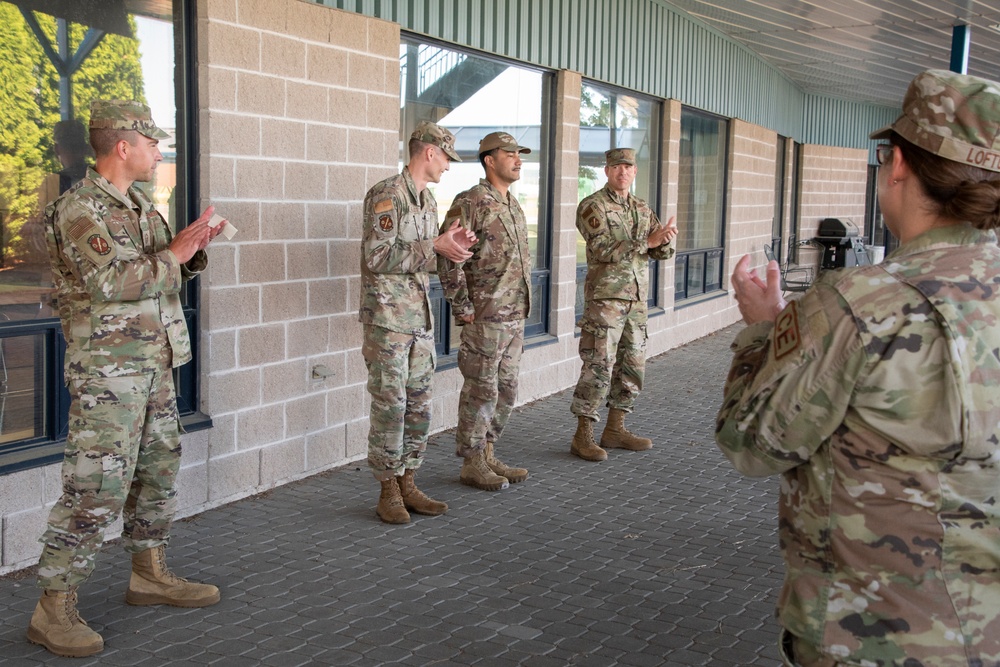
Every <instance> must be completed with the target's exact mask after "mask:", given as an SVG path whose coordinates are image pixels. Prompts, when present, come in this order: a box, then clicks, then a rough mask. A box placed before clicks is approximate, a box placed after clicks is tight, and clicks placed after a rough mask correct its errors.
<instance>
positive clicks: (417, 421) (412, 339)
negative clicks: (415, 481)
mask: <svg viewBox="0 0 1000 667" xmlns="http://www.w3.org/2000/svg"><path fill="white" fill-rule="evenodd" d="M436 236H437V202H436V201H435V199H434V195H432V194H431V192H430V191H429V190H426V189H425V190H423V191H421V192H417V189H416V185H415V184H414V183H413V178H412V177H411V176H410V171H409V169H407V168H406V167H404V168H403V173H401V174H399V175H397V176H392V177H390V178H387V179H385V180H384V181H382V182H380V183H378V184H376V185H375V186H374V187H373V188H372V189H371V190H369V191H368V194H367V196H366V197H365V204H364V230H363V236H362V241H361V243H362V250H361V252H362V256H361V312H360V317H359V319H360V321H361V323H362V324H363V325H364V336H365V340H364V347H363V348H362V353H363V354H364V358H365V365H366V366H367V367H368V393H370V394H371V426H370V430H369V432H368V465H369V467H370V468H371V470H372V473H373V474H374V475H375V477H376V478H377V479H379V480H385V479H391V478H392V477H393V476H398V475H402V474H403V471H404V469H405V468H409V469H413V470H416V469H417V468H419V467H420V463H421V459H422V458H423V454H424V450H425V449H426V447H427V434H428V431H429V430H430V421H431V380H432V379H433V377H434V363H435V360H434V333H433V327H434V324H433V319H432V316H431V305H430V298H429V296H428V295H429V294H430V277H429V276H428V272H429V271H433V270H435V267H436V257H437V255H436V254H435V252H434V239H435V237H436Z"/></svg>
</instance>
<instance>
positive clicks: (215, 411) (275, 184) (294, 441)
mask: <svg viewBox="0 0 1000 667" xmlns="http://www.w3.org/2000/svg"><path fill="white" fill-rule="evenodd" d="M198 37H199V51H200V53H202V54H205V57H204V59H203V61H202V62H201V63H200V64H199V67H198V78H199V85H200V88H199V91H200V100H201V104H202V109H201V112H200V127H199V128H198V130H199V133H200V137H201V140H202V145H203V146H205V147H206V148H207V151H206V152H205V153H204V154H203V155H202V160H203V163H204V164H205V165H206V166H207V167H208V168H207V169H204V170H203V172H202V182H201V184H200V185H201V193H202V196H203V197H204V204H205V205H207V204H213V205H214V206H216V207H217V209H218V211H219V212H220V213H221V214H222V215H225V216H227V217H229V218H230V219H231V220H232V221H233V223H234V224H235V225H236V226H237V227H238V228H239V229H240V233H239V235H237V236H236V237H235V238H234V239H233V240H232V241H231V242H228V243H226V242H222V243H219V242H216V244H215V245H217V246H218V247H215V245H214V246H213V248H212V262H211V264H210V268H209V270H208V272H207V275H206V276H205V278H204V279H203V281H202V295H201V298H202V309H203V312H204V313H205V323H206V325H207V330H205V331H203V332H202V341H203V343H202V347H201V352H202V357H201V362H202V409H203V411H204V412H205V413H206V414H209V415H211V416H212V419H213V422H214V424H215V426H214V428H212V429H211V430H210V431H208V433H207V446H206V447H205V448H204V451H203V453H202V455H201V456H197V457H196V456H189V455H188V454H187V453H185V456H184V460H183V465H184V470H185V473H186V474H187V475H188V476H189V477H190V478H191V479H192V480H195V479H198V476H197V475H196V474H195V473H196V472H198V471H201V470H204V473H203V477H204V479H205V481H206V482H207V484H206V488H207V493H206V494H192V495H191V501H192V502H191V503H190V504H184V505H182V507H181V513H182V514H189V513H192V512H196V511H199V510H201V509H203V508H205V507H210V506H213V505H218V504H220V503H224V502H228V501H230V500H233V499H236V498H240V497H244V496H247V495H250V494H252V493H255V492H258V491H260V490H262V489H266V488H271V487H273V486H275V485H277V484H281V483H284V482H287V481H289V480H293V479H296V478H299V477H302V476H305V475H308V474H313V473H315V472H318V471H320V470H324V469H326V468H329V467H330V466H333V465H338V464H343V463H345V462H347V461H348V460H350V459H352V458H356V457H357V456H358V455H359V454H363V448H361V447H353V448H349V447H348V425H349V424H352V423H356V422H358V421H360V420H363V419H365V418H366V417H367V405H368V402H367V395H366V392H365V391H364V381H365V378H364V377H363V374H362V373H360V372H358V371H357V369H356V368H355V369H353V372H349V364H348V361H347V360H348V357H350V356H360V351H359V350H360V346H361V327H360V324H358V322H357V316H356V312H357V311H356V298H354V297H353V296H352V294H351V293H352V292H354V291H356V290H357V289H358V283H357V280H356V278H357V269H356V267H357V266H358V264H359V261H360V259H359V253H360V245H359V241H360V225H359V224H357V223H358V222H359V220H358V218H357V217H356V214H357V213H358V211H359V210H360V205H361V202H362V200H363V199H364V194H365V191H366V190H367V188H368V187H370V186H371V185H372V184H374V183H375V182H377V181H378V180H380V179H382V178H385V177H386V176H388V175H390V174H391V173H393V172H395V170H396V162H397V159H398V141H397V135H398V123H399V119H398V112H397V109H398V102H397V100H398V80H399V26H398V25H396V24H392V23H388V22H385V21H380V20H378V19H372V18H367V17H364V16H361V15H359V14H355V13H352V12H342V11H337V10H333V9H330V8H327V7H323V6H320V5H316V4H314V3H309V2H301V1H299V0H291V1H290V0H213V1H211V2H200V3H199V12H198ZM217 260H221V261H217ZM321 365H322V366H323V367H325V368H326V369H328V371H329V373H330V374H329V375H328V376H326V377H322V378H316V377H314V375H313V370H314V369H315V368H316V367H318V366H321ZM349 449H350V451H349Z"/></svg>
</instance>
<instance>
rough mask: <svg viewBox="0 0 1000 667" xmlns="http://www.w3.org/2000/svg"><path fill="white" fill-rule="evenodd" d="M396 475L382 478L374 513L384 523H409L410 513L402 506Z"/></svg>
mask: <svg viewBox="0 0 1000 667" xmlns="http://www.w3.org/2000/svg"><path fill="white" fill-rule="evenodd" d="M396 480H397V478H396V477H390V478H389V479H383V480H381V481H380V482H379V483H380V484H381V485H382V492H381V493H380V494H379V496H378V506H377V507H376V508H375V513H376V514H378V518H380V519H382V521H384V522H386V523H410V514H409V512H407V511H406V507H404V506H403V497H402V496H401V495H400V494H399V483H398V482H397V481H396Z"/></svg>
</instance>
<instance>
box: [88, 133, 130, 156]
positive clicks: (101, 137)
mask: <svg viewBox="0 0 1000 667" xmlns="http://www.w3.org/2000/svg"><path fill="white" fill-rule="evenodd" d="M119 141H127V142H128V143H129V145H130V146H135V145H136V144H137V143H138V141H139V133H138V132H136V131H135V130H115V129H110V128H94V129H91V130H90V146H91V148H93V149H94V155H96V156H97V157H103V156H105V155H109V154H110V153H111V152H112V151H113V150H114V149H115V146H117V145H118V142H119Z"/></svg>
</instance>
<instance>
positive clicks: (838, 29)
mask: <svg viewBox="0 0 1000 667" xmlns="http://www.w3.org/2000/svg"><path fill="white" fill-rule="evenodd" d="M662 1H663V2H664V3H665V4H667V5H671V6H674V7H677V8H679V9H681V10H683V11H684V12H687V13H688V14H690V15H692V16H694V17H696V18H698V19H701V20H702V21H704V22H705V23H707V24H708V25H710V26H711V27H713V28H715V29H716V30H719V31H720V32H722V33H724V34H726V35H727V36H729V37H730V38H732V39H734V40H736V41H738V42H740V43H742V44H744V45H745V46H747V47H748V48H749V49H751V50H752V51H754V52H755V53H757V54H758V55H759V56H760V57H761V58H763V59H764V60H765V61H767V62H768V63H770V64H771V65H773V66H774V67H776V68H777V69H778V70H780V71H781V72H783V73H784V74H785V75H786V76H787V77H788V78H789V79H791V80H792V81H794V82H795V84H796V85H798V86H799V87H800V88H802V90H804V91H805V92H807V93H814V94H817V95H829V96H831V97H837V98H841V99H846V100H853V101H858V102H872V103H876V104H884V105H889V106H898V105H899V103H900V102H901V100H902V99H903V94H904V93H905V92H906V86H907V84H908V83H909V81H910V79H912V78H913V76H914V75H915V74H916V73H917V72H920V71H921V70H924V69H928V68H938V69H948V68H949V64H950V62H951V42H952V32H953V26H955V25H957V24H963V23H964V24H967V25H969V26H970V27H971V28H970V29H971V40H970V41H971V48H970V49H969V65H968V73H969V74H974V75H976V76H981V77H985V78H988V79H993V80H1000V31H998V30H997V29H994V28H991V26H998V27H1000V0H989V1H988V2H984V1H981V0H662Z"/></svg>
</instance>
